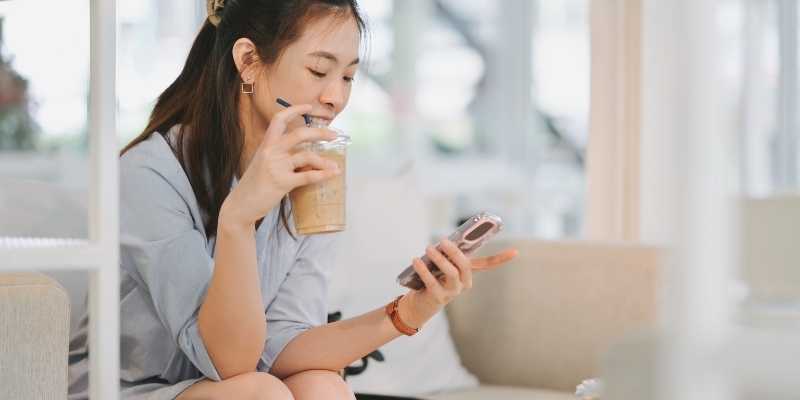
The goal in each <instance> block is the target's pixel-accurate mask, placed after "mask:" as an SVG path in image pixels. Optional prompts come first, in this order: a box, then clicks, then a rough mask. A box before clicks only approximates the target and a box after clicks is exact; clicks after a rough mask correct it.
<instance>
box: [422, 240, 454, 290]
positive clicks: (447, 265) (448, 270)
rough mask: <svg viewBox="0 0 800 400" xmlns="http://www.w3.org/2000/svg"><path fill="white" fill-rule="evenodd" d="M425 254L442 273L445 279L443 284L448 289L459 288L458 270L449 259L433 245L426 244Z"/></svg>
mask: <svg viewBox="0 0 800 400" xmlns="http://www.w3.org/2000/svg"><path fill="white" fill-rule="evenodd" d="M425 254H427V255H428V258H430V259H431V261H433V263H434V264H436V266H437V267H439V269H440V270H441V271H442V272H443V273H444V275H445V277H446V280H445V286H446V287H448V288H450V289H460V286H461V276H460V274H459V272H458V268H456V267H455V266H454V265H453V263H451V262H450V260H448V259H447V257H445V256H444V255H443V254H442V253H441V252H440V251H439V250H437V249H436V248H435V247H433V246H428V247H427V248H426V249H425Z"/></svg>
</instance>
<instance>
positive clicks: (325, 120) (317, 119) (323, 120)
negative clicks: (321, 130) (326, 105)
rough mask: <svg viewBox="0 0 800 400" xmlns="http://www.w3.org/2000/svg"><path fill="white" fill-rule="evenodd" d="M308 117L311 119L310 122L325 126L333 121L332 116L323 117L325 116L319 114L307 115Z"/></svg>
mask: <svg viewBox="0 0 800 400" xmlns="http://www.w3.org/2000/svg"><path fill="white" fill-rule="evenodd" d="M308 117H309V118H310V119H311V122H312V123H316V124H320V125H325V126H328V125H330V124H331V122H332V121H333V118H330V117H325V116H321V115H309V116H308Z"/></svg>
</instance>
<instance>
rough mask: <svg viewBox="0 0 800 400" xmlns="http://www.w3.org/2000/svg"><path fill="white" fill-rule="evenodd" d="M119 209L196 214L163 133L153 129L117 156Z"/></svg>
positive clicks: (188, 188)
mask: <svg viewBox="0 0 800 400" xmlns="http://www.w3.org/2000/svg"><path fill="white" fill-rule="evenodd" d="M120 201H121V206H122V210H121V211H122V212H123V213H124V212H125V211H126V210H137V209H143V208H146V209H149V210H153V209H160V210H164V211H168V212H171V213H179V214H182V215H185V216H187V217H189V216H192V217H197V216H198V215H199V210H198V208H197V200H196V198H195V196H194V192H193V190H192V186H191V184H190V183H189V178H188V177H187V176H186V173H185V172H184V170H183V168H182V167H181V164H180V162H179V161H178V159H177V157H175V154H174V153H173V151H172V148H171V147H170V145H169V144H168V143H167V141H166V140H165V139H164V137H163V136H162V135H161V134H160V133H158V132H156V133H153V134H151V135H150V137H148V138H147V139H146V140H144V141H142V142H140V143H138V144H136V146H134V147H132V148H130V149H129V150H128V151H127V152H125V154H123V155H122V157H121V158H120Z"/></svg>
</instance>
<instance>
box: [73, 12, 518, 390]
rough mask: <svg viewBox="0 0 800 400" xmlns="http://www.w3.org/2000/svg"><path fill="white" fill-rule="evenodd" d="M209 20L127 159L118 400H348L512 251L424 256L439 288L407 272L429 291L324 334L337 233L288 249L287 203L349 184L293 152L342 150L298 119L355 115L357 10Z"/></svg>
mask: <svg viewBox="0 0 800 400" xmlns="http://www.w3.org/2000/svg"><path fill="white" fill-rule="evenodd" d="M208 9H209V17H208V20H207V21H206V22H205V24H204V26H203V28H202V30H201V31H200V33H199V35H198V37H197V38H196V40H195V42H194V45H193V47H192V49H191V52H190V53H189V57H188V59H187V61H186V64H185V66H184V68H183V71H182V72H181V74H180V76H179V77H178V78H177V79H176V80H175V82H174V83H173V84H172V85H171V86H170V87H169V88H167V89H166V90H165V91H164V93H162V94H161V96H160V97H159V99H158V102H157V104H156V106H155V109H154V111H153V113H152V116H151V118H150V123H149V124H148V126H147V128H146V129H145V130H144V132H143V133H142V135H140V136H139V137H137V138H136V139H135V140H133V142H132V143H130V144H129V145H128V146H127V147H126V148H125V150H124V151H123V156H122V158H121V166H120V168H121V174H120V180H121V182H120V184H121V193H120V195H121V241H122V248H121V272H122V274H121V330H122V336H121V352H122V354H121V357H122V358H121V387H122V393H123V398H125V399H175V398H178V399H181V400H189V399H270V400H273V399H274V400H280V399H292V398H294V399H352V398H353V394H352V392H351V391H350V390H349V389H348V387H347V385H346V384H345V383H344V381H343V380H342V379H341V378H340V377H339V375H338V374H337V372H338V371H340V370H341V369H343V368H344V367H345V366H347V365H349V364H350V363H352V362H353V361H355V360H358V359H359V358H361V357H362V356H364V355H366V354H368V353H370V352H371V351H373V350H375V349H376V348H378V347H380V346H381V345H383V344H385V343H387V342H389V341H390V340H392V339H394V338H397V337H399V336H400V335H401V334H403V333H406V334H413V332H414V331H415V330H416V329H418V328H421V327H423V325H424V324H425V322H426V321H427V320H428V319H430V318H431V317H433V316H434V315H435V314H436V313H437V312H438V311H440V310H441V309H442V308H443V307H444V306H445V305H446V304H447V303H449V302H450V301H451V300H452V299H453V298H454V297H456V296H458V295H459V294H460V293H461V292H462V291H463V290H464V289H469V288H470V286H471V285H472V271H473V270H474V269H475V270H478V269H490V268H493V267H497V266H499V265H501V264H503V263H504V262H506V261H508V260H509V259H511V258H512V257H514V255H515V254H516V251H515V250H507V251H505V252H503V253H500V254H498V255H495V256H493V257H489V258H485V259H478V260H470V259H468V258H467V257H466V256H465V255H464V254H463V253H462V252H461V251H460V250H458V248H456V247H455V246H454V245H453V244H452V243H450V242H447V241H445V242H444V243H443V250H442V252H440V251H438V250H436V249H434V248H432V247H431V248H428V249H427V255H428V256H429V257H430V258H431V259H432V260H434V261H435V263H436V264H437V265H438V266H439V268H440V269H442V270H443V271H444V272H445V273H446V275H445V277H444V278H443V279H440V280H437V279H435V278H434V277H433V276H432V275H431V273H430V272H429V271H428V270H427V269H426V268H425V267H424V265H423V264H422V263H421V261H420V260H418V259H415V260H413V264H414V266H415V268H416V271H417V272H418V273H419V274H420V275H421V277H422V280H423V281H424V282H425V284H426V288H425V289H423V290H420V291H410V292H408V293H407V294H406V295H404V296H402V297H401V298H400V299H399V302H397V303H396V308H395V310H396V312H387V311H386V310H385V309H384V308H380V309H377V310H375V311H372V312H369V313H367V314H364V315H361V316H358V317H355V318H353V319H350V320H345V321H341V322H337V323H333V324H326V317H327V310H326V307H325V301H326V281H325V275H326V270H327V269H328V268H329V267H330V266H329V265H327V262H328V259H329V258H330V257H328V252H329V251H330V250H331V246H332V243H333V242H332V240H333V238H335V236H336V235H335V234H334V235H331V234H328V235H315V236H297V235H295V234H294V233H293V225H292V224H291V223H290V219H289V218H288V216H289V215H290V209H289V208H288V206H289V203H288V200H287V193H289V192H290V191H291V190H292V189H294V188H296V187H299V186H303V185H307V184H311V183H316V182H320V181H323V180H325V179H329V178H331V177H333V176H336V175H337V174H339V173H340V171H338V170H337V169H336V165H335V164H334V163H331V162H329V161H326V160H325V159H322V158H320V157H319V156H317V155H314V154H312V153H308V152H299V153H298V152H294V151H293V149H294V148H295V147H296V146H297V145H298V144H299V143H302V142H306V141H315V140H330V139H332V138H333V137H334V134H333V133H332V132H331V131H329V130H327V129H318V128H307V127H305V126H304V124H303V118H302V115H303V114H309V115H311V116H315V117H317V118H320V119H322V120H325V121H328V122H330V121H332V120H333V119H334V118H336V116H337V115H338V114H339V113H340V112H341V111H342V110H343V109H344V107H345V106H346V105H347V101H348V97H349V95H350V86H351V83H352V80H353V76H354V75H355V74H356V70H357V68H358V65H359V57H358V54H359V47H360V43H361V37H362V35H363V31H364V23H363V20H362V18H361V16H360V14H359V10H358V6H357V4H356V1H355V0H295V1H277V0H227V1H224V0H208ZM278 97H280V98H284V99H286V100H288V101H289V102H290V103H292V104H295V105H294V106H292V107H289V108H287V109H283V108H282V107H281V106H280V105H278V104H277V103H276V99H277V98H278ZM398 267H401V266H398ZM389 300H391V299H387V301H389ZM401 331H402V332H401ZM86 332H87V331H86V318H84V320H83V324H82V327H81V329H80V330H79V332H78V333H77V335H76V336H75V337H74V338H73V342H72V343H71V349H72V350H71V357H70V398H71V399H84V398H86V396H87V394H86V391H87V386H88V376H87V374H88V371H87V369H88V366H87V365H88V364H87V362H88V359H87V357H88V350H87V346H86Z"/></svg>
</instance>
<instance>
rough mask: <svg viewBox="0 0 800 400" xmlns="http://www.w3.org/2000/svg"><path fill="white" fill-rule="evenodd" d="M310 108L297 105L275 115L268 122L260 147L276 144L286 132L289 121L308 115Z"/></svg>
mask: <svg viewBox="0 0 800 400" xmlns="http://www.w3.org/2000/svg"><path fill="white" fill-rule="evenodd" d="M312 108H313V107H311V105H310V104H299V105H296V106H291V107H288V108H286V109H284V110H281V111H279V112H278V113H276V114H275V115H274V116H273V117H272V120H271V121H270V122H269V128H267V133H266V138H265V139H264V140H263V141H262V142H261V143H262V145H264V146H268V147H269V146H272V145H274V144H275V143H277V142H278V139H280V138H281V136H283V134H284V133H285V132H286V128H287V127H288V126H289V121H291V120H293V119H294V118H298V117H300V116H302V115H303V114H306V113H308V112H309V111H311V109H312Z"/></svg>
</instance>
